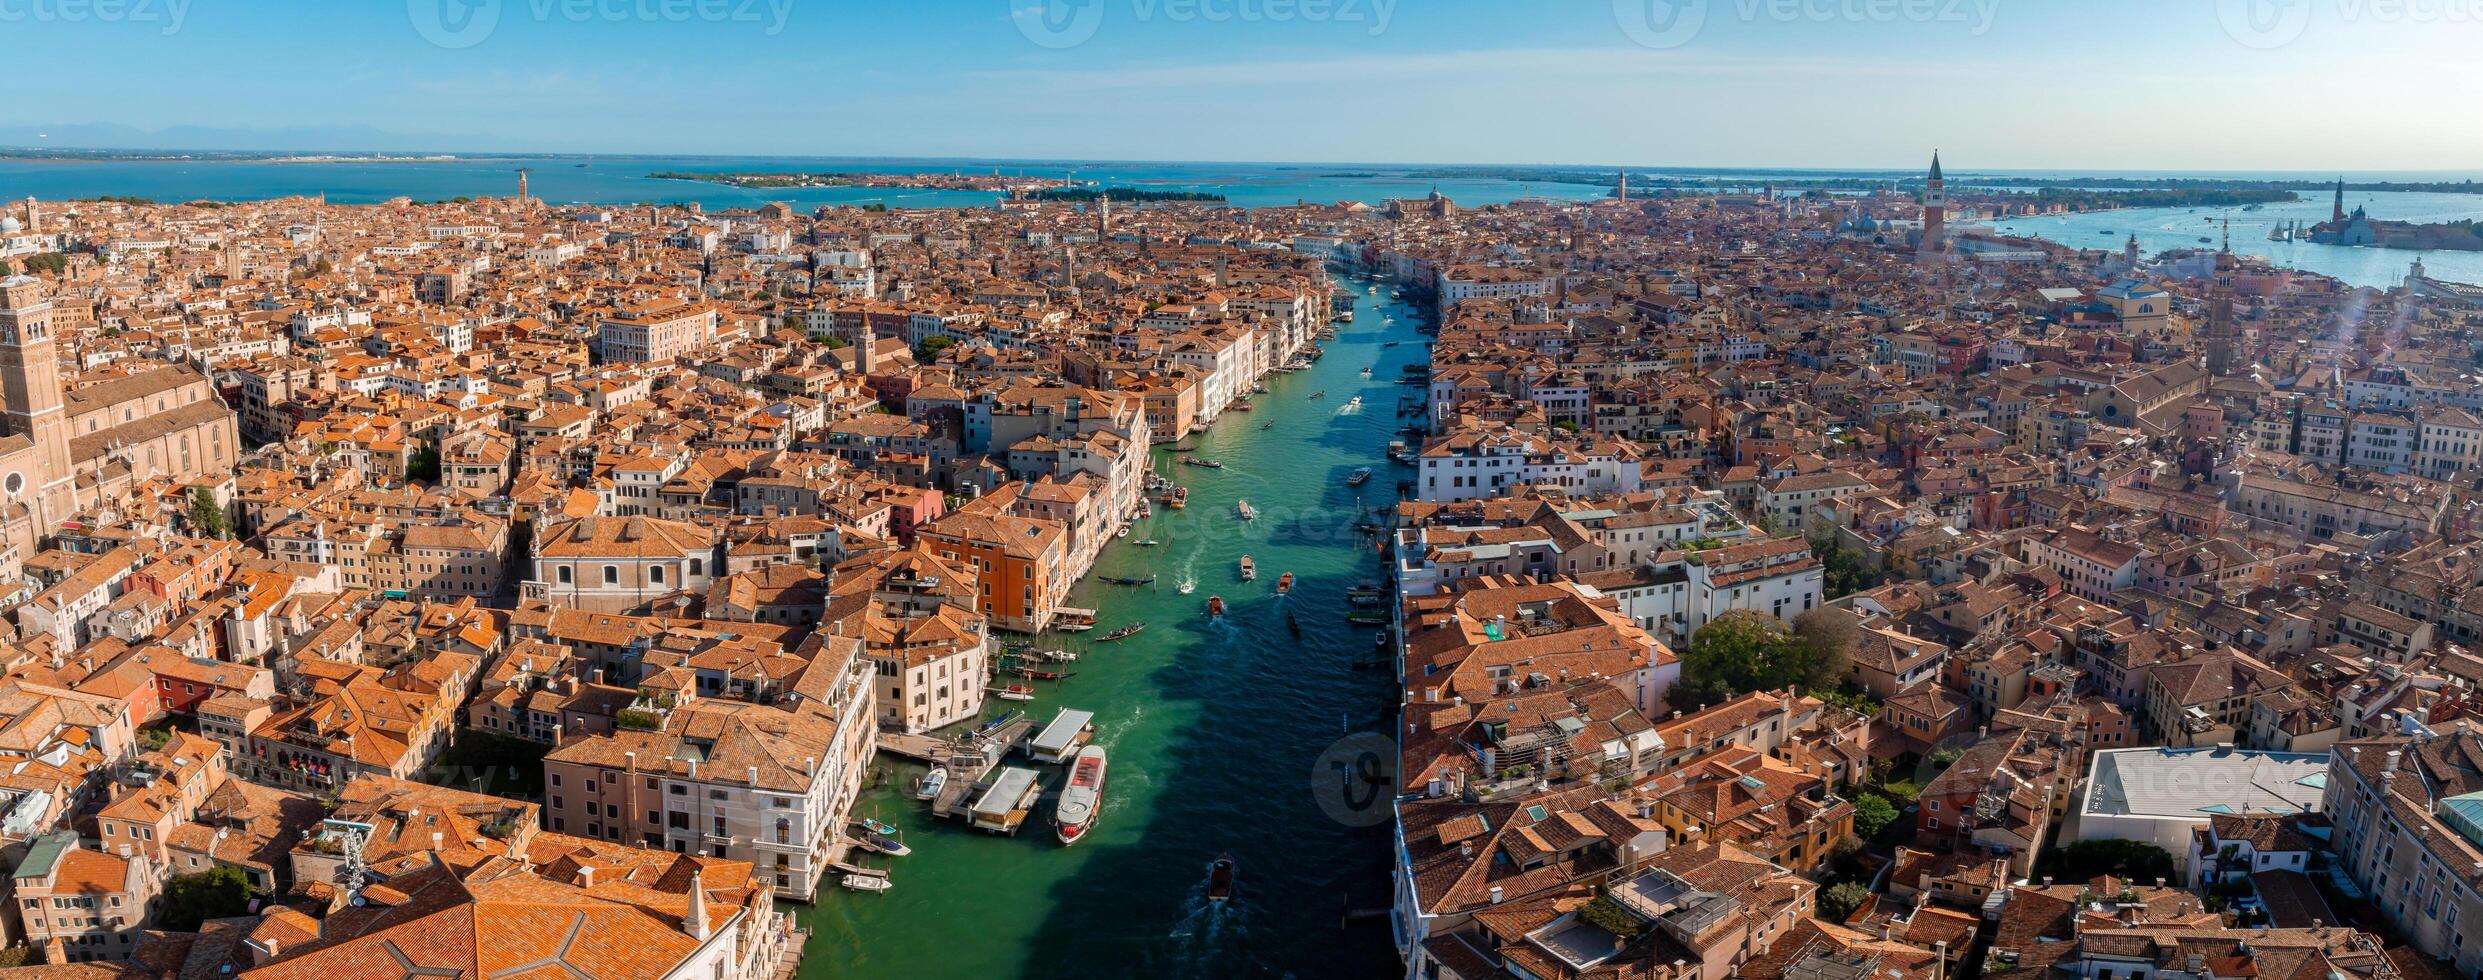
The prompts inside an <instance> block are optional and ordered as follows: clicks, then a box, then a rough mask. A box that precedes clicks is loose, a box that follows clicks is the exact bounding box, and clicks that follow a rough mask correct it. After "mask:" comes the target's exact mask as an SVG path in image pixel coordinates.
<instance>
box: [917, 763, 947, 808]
mask: <svg viewBox="0 0 2483 980" xmlns="http://www.w3.org/2000/svg"><path fill="white" fill-rule="evenodd" d="M947 785H948V769H947V768H946V767H943V766H933V767H931V771H930V772H926V773H923V778H922V779H921V780H920V781H918V782H916V783H915V784H914V798H915V799H917V800H930V799H937V798H938V797H939V795H940V790H941V788H942V787H945V786H947Z"/></svg>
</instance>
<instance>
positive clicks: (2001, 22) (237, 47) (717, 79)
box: [0, 0, 2483, 170]
mask: <svg viewBox="0 0 2483 980" xmlns="http://www.w3.org/2000/svg"><path fill="white" fill-rule="evenodd" d="M1047 2H1048V3H1050V4H1052V6H1049V7H1039V6H1037V5H1039V4H1042V3H1047ZM89 3H92V4H95V6H93V7H86V6H83V5H84V4H89ZM107 8H109V9H107ZM2254 13H2255V14H2256V15H2257V16H2258V18H2259V19H2257V20H2251V19H2250V17H2251V16H2252V15H2253V14H2254ZM1667 25H1669V26H1670V27H1671V28H1673V29H1672V30H1669V31H1667V30H1665V29H1664V28H1665V27H1666V26H1667ZM1693 27H1694V28H1695V29H1692V28H1693ZM1054 28H1057V29H1059V30H1057V31H1055V30H1053V29H1054ZM0 37H7V38H9V39H10V40H11V41H12V42H13V43H12V44H11V46H10V47H11V61H12V62H13V65H12V67H13V71H12V72H11V75H12V85H11V97H10V98H8V99H6V100H0V142H6V143H43V142H48V143H53V144H58V145H100V144H109V145H122V146H165V145H178V146H193V147H213V148H285V149H321V148H328V149H337V148H374V149H407V150H410V149H437V150H531V151H593V152H645V153H663V154H695V153H734V154H822V155H926V156H936V155H965V156H983V157H1016V158H1028V157H1066V158H1112V159H1181V160H1289V161H1406V162H1461V163H1462V162H1547V163H1594V164H1607V163H1628V164H1635V165H1649V166H1658V165H1678V166H1821V167H1874V166H1886V167H1900V166H1901V167H1912V166H1917V165H1919V163H1920V161H1921V159H1922V158H1923V157H1924V156H1926V155H1927V153H1928V150H1929V149H1930V148H1931V147H1933V146H1938V147H1940V148H1941V149H1942V150H1943V151H1944V153H1945V154H1946V156H1947V157H1948V158H1949V159H1950V160H1952V161H1955V162H1956V164H1957V165H1959V166H1967V167H1974V168H2052V167H2057V168H2065V169H2066V168H2089V169H2091V168H2102V169H2288V170H2291V169H2303V170H2327V169H2351V170H2382V169H2385V170H2418V169H2454V170H2474V169H2478V168H2483V127H2478V126H2476V125H2474V118H2475V117H2474V104H2475V100H2474V99H2473V97H2472V96H2471V94H2470V93H2473V92H2476V91H2483V57H2478V56H2477V55H2476V54H2475V52H2478V51H2483V0H1619V2H1617V3H1616V2H1615V0H1498V2H1483V0H911V2H907V0H835V2H825V0H497V2H494V0H350V2H278V0H0ZM55 130H57V131H58V132H54V131H55Z"/></svg>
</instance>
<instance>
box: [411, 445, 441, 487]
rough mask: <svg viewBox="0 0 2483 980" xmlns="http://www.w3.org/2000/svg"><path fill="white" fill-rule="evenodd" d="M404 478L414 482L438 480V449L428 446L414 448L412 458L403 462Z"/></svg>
mask: <svg viewBox="0 0 2483 980" xmlns="http://www.w3.org/2000/svg"><path fill="white" fill-rule="evenodd" d="M405 478H406V479H407V480H410V481H413V482H416V483H438V482H440V451H439V450H437V449H433V448H431V447H429V446H424V447H423V448H421V449H419V450H416V451H415V453H414V458H413V459H410V460H407V461H406V463H405Z"/></svg>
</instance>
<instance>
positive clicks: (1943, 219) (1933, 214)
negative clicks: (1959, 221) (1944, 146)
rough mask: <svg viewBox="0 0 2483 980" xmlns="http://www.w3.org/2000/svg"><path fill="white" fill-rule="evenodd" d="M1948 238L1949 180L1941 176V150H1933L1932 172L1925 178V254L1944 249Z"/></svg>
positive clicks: (1922, 251)
mask: <svg viewBox="0 0 2483 980" xmlns="http://www.w3.org/2000/svg"><path fill="white" fill-rule="evenodd" d="M1947 238H1948V181H1947V180H1946V179H1943V178H1942V177H1941V176H1940V151H1938V150H1933V151H1931V174H1930V176H1929V177H1926V178H1925V179H1924V180H1923V240H1922V244H1921V245H1920V246H1919V247H1918V251H1920V252H1921V253H1922V254H1923V255H1932V254H1935V253H1938V252H1940V251H1942V250H1943V248H1944V247H1945V246H1946V244H1947V242H1946V239H1947Z"/></svg>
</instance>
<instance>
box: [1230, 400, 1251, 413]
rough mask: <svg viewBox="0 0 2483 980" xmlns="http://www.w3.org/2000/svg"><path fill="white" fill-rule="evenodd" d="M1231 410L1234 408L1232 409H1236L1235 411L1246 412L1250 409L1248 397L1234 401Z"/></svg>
mask: <svg viewBox="0 0 2483 980" xmlns="http://www.w3.org/2000/svg"><path fill="white" fill-rule="evenodd" d="M1233 410H1234V411H1236V412H1247V411H1250V400H1249V399H1247V398H1245V399H1242V400H1241V401H1237V402H1234V403H1233Z"/></svg>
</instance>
